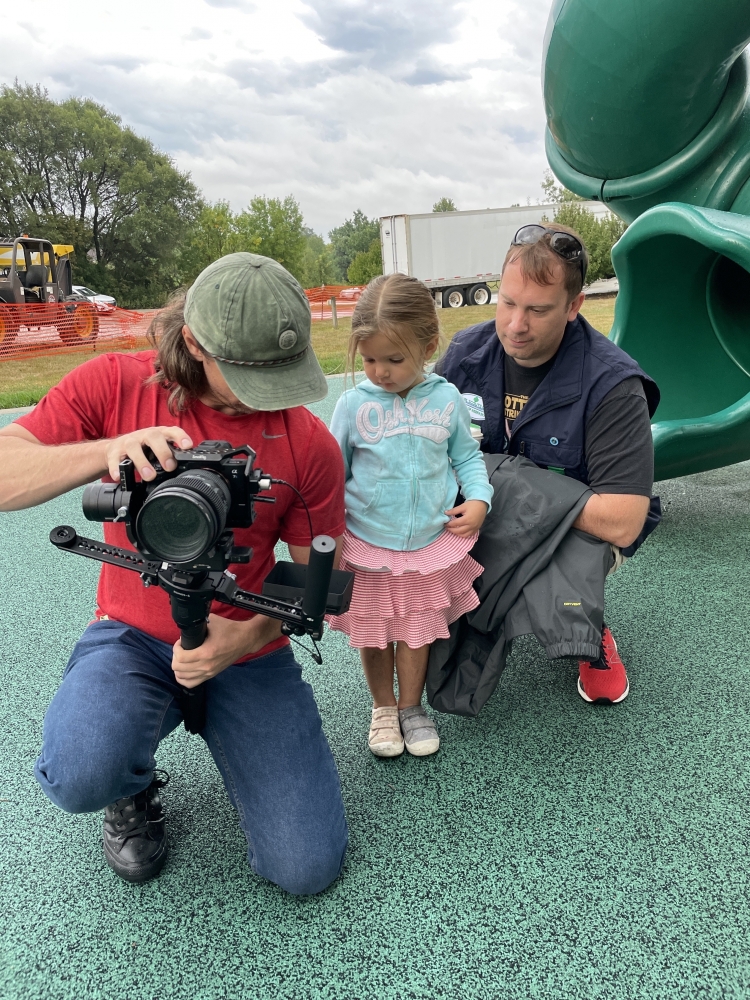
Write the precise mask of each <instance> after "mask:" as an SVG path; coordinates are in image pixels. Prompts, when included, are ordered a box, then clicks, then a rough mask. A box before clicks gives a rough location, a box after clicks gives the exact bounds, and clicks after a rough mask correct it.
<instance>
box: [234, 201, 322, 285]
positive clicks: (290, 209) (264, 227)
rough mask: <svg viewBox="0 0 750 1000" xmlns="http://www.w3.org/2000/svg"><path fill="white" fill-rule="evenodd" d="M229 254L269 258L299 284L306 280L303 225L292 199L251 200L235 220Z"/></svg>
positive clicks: (298, 208) (297, 207) (296, 205)
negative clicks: (243, 253) (236, 252)
mask: <svg viewBox="0 0 750 1000" xmlns="http://www.w3.org/2000/svg"><path fill="white" fill-rule="evenodd" d="M229 242H230V247H231V251H227V252H234V251H238V250H250V251H252V252H253V253H259V254H262V255H263V256H264V257H272V258H273V259H274V260H277V261H278V262H279V264H283V265H284V267H285V268H286V269H287V271H289V272H291V274H293V275H294V277H295V278H296V279H297V280H298V281H300V282H302V281H304V278H305V251H306V248H307V243H306V240H305V222H304V219H303V218H302V212H301V211H300V207H299V205H298V204H297V202H296V200H295V199H294V198H293V197H292V195H290V194H289V195H287V196H286V198H284V200H283V201H281V200H280V199H279V198H266V197H265V196H262V197H257V198H253V199H252V201H251V202H250V204H249V206H248V207H247V209H246V210H245V211H244V212H240V213H239V215H237V216H236V217H235V221H234V232H233V234H232V237H231V239H230V241H229Z"/></svg>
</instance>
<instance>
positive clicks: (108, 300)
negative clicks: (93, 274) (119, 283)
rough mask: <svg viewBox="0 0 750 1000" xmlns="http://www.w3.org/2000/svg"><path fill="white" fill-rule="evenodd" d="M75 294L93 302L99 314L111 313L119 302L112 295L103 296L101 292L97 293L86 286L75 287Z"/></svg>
mask: <svg viewBox="0 0 750 1000" xmlns="http://www.w3.org/2000/svg"><path fill="white" fill-rule="evenodd" d="M73 294H74V295H75V296H79V297H80V298H82V299H87V300H88V301H89V302H92V303H93V304H94V305H95V306H96V308H97V310H98V311H99V312H109V311H110V310H111V309H114V308H115V306H116V305H117V300H116V299H114V298H113V297H112V296H111V295H102V294H101V293H100V292H95V291H94V290H93V288H87V287H86V286H85V285H73Z"/></svg>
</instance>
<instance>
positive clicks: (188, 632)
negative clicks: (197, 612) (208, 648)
mask: <svg viewBox="0 0 750 1000" xmlns="http://www.w3.org/2000/svg"><path fill="white" fill-rule="evenodd" d="M207 633H208V624H207V623H206V621H205V620H204V621H202V622H198V624H197V625H191V626H190V627H189V628H182V629H180V645H181V646H182V648H183V649H197V648H198V647H199V646H202V645H203V643H204V642H205V641H206V635H207Z"/></svg>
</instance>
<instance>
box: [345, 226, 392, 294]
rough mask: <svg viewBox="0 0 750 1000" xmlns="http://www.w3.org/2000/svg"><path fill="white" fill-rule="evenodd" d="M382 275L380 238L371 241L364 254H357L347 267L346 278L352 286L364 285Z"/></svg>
mask: <svg viewBox="0 0 750 1000" xmlns="http://www.w3.org/2000/svg"><path fill="white" fill-rule="evenodd" d="M382 273H383V255H382V253H381V250H380V238H378V239H376V240H373V241H372V243H371V244H370V246H369V249H368V250H367V251H366V252H365V253H358V254H357V256H356V257H355V258H354V260H353V261H352V262H351V264H350V265H349V270H348V271H347V272H346V276H347V278H348V279H349V281H350V282H351V283H352V284H353V285H366V284H367V282H368V281H371V280H372V279H373V278H376V277H377V276H378V275H379V274H382Z"/></svg>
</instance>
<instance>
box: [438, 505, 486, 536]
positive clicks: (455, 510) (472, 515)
mask: <svg viewBox="0 0 750 1000" xmlns="http://www.w3.org/2000/svg"><path fill="white" fill-rule="evenodd" d="M488 510H489V507H488V506H487V504H486V503H485V502H484V500H465V501H464V502H463V503H462V504H459V505H458V507H451V509H450V510H446V512H445V513H446V514H447V515H448V517H452V518H453V520H452V521H448V523H447V524H446V526H445V527H446V529H447V530H448V531H450V532H451V534H453V535H460V536H461V537H462V538H463V537H465V536H466V535H475V534H476V533H477V532H478V531H479V529H480V528H481V527H482V524H483V523H484V519H485V517H487V511H488Z"/></svg>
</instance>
